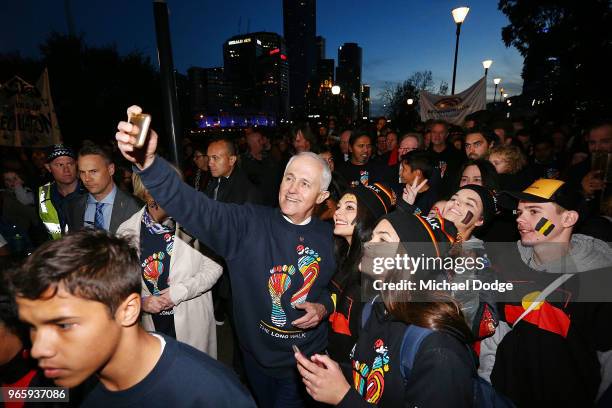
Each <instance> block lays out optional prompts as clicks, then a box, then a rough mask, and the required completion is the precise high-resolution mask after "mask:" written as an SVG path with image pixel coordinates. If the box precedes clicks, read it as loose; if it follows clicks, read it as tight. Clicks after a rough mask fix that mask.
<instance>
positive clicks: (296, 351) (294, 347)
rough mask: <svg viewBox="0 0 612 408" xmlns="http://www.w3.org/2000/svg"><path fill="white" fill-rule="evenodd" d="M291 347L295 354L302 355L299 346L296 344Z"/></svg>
mask: <svg viewBox="0 0 612 408" xmlns="http://www.w3.org/2000/svg"><path fill="white" fill-rule="evenodd" d="M291 347H292V348H293V352H294V353H300V354H301V353H302V352H301V351H300V349H299V348H298V346H296V345H295V344H294V345H292V346H291Z"/></svg>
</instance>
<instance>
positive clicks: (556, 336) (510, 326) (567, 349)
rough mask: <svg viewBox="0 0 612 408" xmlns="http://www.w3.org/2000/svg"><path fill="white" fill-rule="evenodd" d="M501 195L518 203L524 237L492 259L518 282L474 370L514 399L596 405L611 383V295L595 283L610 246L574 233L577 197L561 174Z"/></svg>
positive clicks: (605, 267) (601, 280)
mask: <svg viewBox="0 0 612 408" xmlns="http://www.w3.org/2000/svg"><path fill="white" fill-rule="evenodd" d="M501 198H502V199H506V202H505V205H507V206H513V207H514V208H515V209H516V214H517V227H518V230H519V233H520V237H521V239H520V241H519V242H518V243H517V245H516V247H514V248H515V249H512V248H505V249H504V253H502V254H500V255H499V256H498V257H494V259H493V260H494V263H495V264H497V265H498V266H499V267H500V268H501V269H502V270H504V271H503V272H502V273H503V274H504V275H505V278H506V279H504V280H507V281H512V280H514V281H515V282H516V284H515V290H514V293H512V298H508V299H505V300H504V301H503V302H500V303H498V311H499V313H500V324H499V326H498V327H497V330H496V333H495V334H494V335H493V336H492V337H490V338H487V339H485V340H484V341H483V342H482V344H481V352H480V369H479V374H480V375H481V376H482V377H484V378H487V379H489V378H490V380H491V382H492V384H493V386H494V387H495V388H496V389H497V390H498V391H500V392H502V393H504V394H506V395H507V396H508V397H510V398H511V399H512V400H513V401H514V403H515V404H516V405H517V406H564V407H565V406H568V407H569V406H593V405H594V404H595V402H596V401H597V399H598V398H600V397H601V396H602V395H603V394H604V392H605V391H606V389H608V388H609V386H610V384H611V383H612V359H610V358H609V357H610V356H612V327H611V325H610V321H612V303H603V302H601V299H599V298H597V299H596V298H595V297H594V295H593V294H594V292H593V291H592V288H593V287H594V286H593V285H595V286H597V285H599V286H601V285H604V286H605V285H607V283H605V282H606V280H608V279H607V278H606V277H609V276H610V274H611V272H612V269H611V267H612V250H611V249H610V247H609V246H608V244H606V243H605V242H603V241H600V240H597V239H595V238H592V237H588V236H585V235H581V234H574V233H573V229H574V227H575V225H576V223H577V221H578V218H579V215H578V213H577V212H576V211H575V209H576V206H577V203H578V200H577V197H576V196H575V195H574V194H573V192H572V191H570V190H569V189H568V188H567V185H565V183H564V182H563V181H560V180H553V179H540V180H537V181H536V182H534V183H533V184H532V185H530V186H529V187H528V188H526V189H525V190H523V191H521V192H505V193H504V194H503V195H502V197H501ZM502 203H503V201H502ZM589 287H590V288H591V289H589ZM607 287H608V288H609V286H607ZM587 289H589V290H590V292H589V291H588V290H587ZM543 292H544V293H543ZM549 292H550V293H549ZM589 296H590V297H591V298H590V299H589ZM534 301H535V302H536V304H535V307H533V306H532V303H533V302H534ZM534 379H537V381H535V380H534ZM600 403H602V402H601V401H600ZM601 406H609V405H605V404H604V405H601Z"/></svg>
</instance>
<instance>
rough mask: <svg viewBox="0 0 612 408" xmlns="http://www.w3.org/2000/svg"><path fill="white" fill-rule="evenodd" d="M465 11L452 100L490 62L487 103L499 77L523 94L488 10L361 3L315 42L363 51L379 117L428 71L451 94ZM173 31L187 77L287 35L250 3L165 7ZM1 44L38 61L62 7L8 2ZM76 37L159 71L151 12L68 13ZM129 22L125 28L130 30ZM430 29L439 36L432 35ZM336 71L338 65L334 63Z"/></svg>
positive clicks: (61, 18)
mask: <svg viewBox="0 0 612 408" xmlns="http://www.w3.org/2000/svg"><path fill="white" fill-rule="evenodd" d="M460 5H467V6H469V7H471V9H470V13H469V15H468V17H467V19H466V21H465V23H464V25H463V27H462V33H461V43H460V50H459V64H458V68H457V92H460V91H462V90H463V89H465V88H466V87H468V86H469V85H471V84H472V83H473V82H475V81H476V80H478V79H479V78H480V77H481V76H482V75H483V68H482V65H481V61H482V60H484V59H489V58H490V59H493V60H494V63H493V66H492V67H491V69H490V70H489V76H488V77H489V79H490V80H489V81H488V82H489V86H488V88H489V94H488V95H489V96H488V97H489V99H492V97H493V86H494V85H493V83H492V78H494V77H502V78H503V84H504V88H505V89H506V92H508V93H509V94H510V95H516V94H520V93H521V86H522V79H521V77H520V74H521V69H522V63H523V58H522V57H521V56H520V55H519V54H518V52H517V51H516V50H515V49H513V48H506V47H505V46H504V45H503V42H502V40H501V28H502V27H503V26H504V25H506V24H507V19H506V18H505V16H504V15H503V14H502V13H501V12H500V11H499V10H497V5H496V2H491V1H485V0H480V1H470V2H465V3H463V2H456V1H446V0H445V1H439V2H436V3H435V4H432V3H431V2H424V1H419V2H413V3H411V4H405V2H401V1H399V0H390V1H387V2H385V3H384V4H376V5H375V6H373V5H372V3H371V2H367V1H361V0H357V1H352V2H348V1H336V2H325V3H324V2H318V3H317V23H316V25H317V30H316V35H320V36H323V37H324V38H325V40H326V45H327V47H326V48H327V55H326V57H327V58H333V59H336V60H337V50H338V47H339V46H340V45H342V44H343V43H345V42H356V43H357V44H359V46H360V47H362V49H363V75H362V83H364V84H369V85H370V86H371V99H372V101H371V103H372V114H377V113H380V108H381V101H380V93H381V92H382V91H383V90H384V89H385V87H387V86H393V85H394V84H395V83H398V82H400V81H403V80H405V79H407V78H408V77H409V76H410V74H412V73H413V72H415V71H422V70H431V71H432V73H433V77H434V81H435V82H436V83H438V82H440V81H441V80H444V81H446V82H448V83H449V84H450V82H451V76H452V57H453V51H454V38H455V36H454V31H455V24H454V23H453V21H452V17H451V13H450V11H451V9H452V8H454V7H457V6H460ZM168 6H169V10H170V27H171V30H172V32H171V35H172V46H173V55H174V62H175V67H176V69H177V70H178V71H179V72H181V73H184V74H185V73H186V72H187V69H188V68H189V67H191V66H197V67H215V66H221V65H222V61H223V51H222V47H223V43H224V41H226V40H227V39H228V38H230V37H232V36H234V35H237V34H244V33H245V32H246V31H247V28H248V31H249V32H254V31H271V32H275V33H278V34H280V35H283V9H282V1H281V0H275V1H268V2H262V3H258V4H251V3H249V2H246V1H242V0H240V1H230V2H225V3H216V2H212V1H201V2H194V1H182V2H177V1H169V2H168ZM0 15H1V17H0V18H2V19H3V24H2V25H1V27H2V28H0V33H2V36H3V38H5V39H8V41H6V42H4V43H1V44H0V52H9V51H19V52H20V53H21V55H23V56H30V57H36V56H38V55H39V52H38V49H37V46H38V44H40V43H41V42H43V41H44V39H45V38H46V35H47V34H48V33H49V32H51V31H59V32H66V31H67V23H66V18H65V14H64V7H63V2H61V1H49V2H42V1H28V2H12V3H10V4H7V5H5V7H4V10H3V13H0ZM72 15H73V20H74V24H75V27H76V32H77V33H83V34H84V38H85V40H86V42H87V43H88V44H91V45H97V46H99V45H110V44H112V43H115V44H116V45H117V49H118V50H119V52H120V53H122V54H126V53H128V52H130V51H134V50H138V51H141V52H143V53H144V54H145V55H148V56H150V57H151V58H152V61H153V62H154V63H155V64H157V57H156V46H155V31H154V23H153V13H152V2H150V1H144V0H135V1H130V2H129V3H128V4H124V3H119V2H118V1H113V0H110V1H106V2H97V1H91V2H87V4H81V3H76V2H75V3H73V4H72ZM128 21H129V22H130V24H129V25H127V22H128ZM434 28H435V29H434ZM336 63H337V61H336Z"/></svg>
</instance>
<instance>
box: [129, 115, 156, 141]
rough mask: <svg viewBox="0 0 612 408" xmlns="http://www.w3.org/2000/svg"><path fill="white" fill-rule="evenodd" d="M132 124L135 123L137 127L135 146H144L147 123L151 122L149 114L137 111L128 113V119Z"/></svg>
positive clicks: (147, 131) (147, 132) (147, 130)
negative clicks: (131, 113) (136, 112)
mask: <svg viewBox="0 0 612 408" xmlns="http://www.w3.org/2000/svg"><path fill="white" fill-rule="evenodd" d="M128 122H130V123H131V124H133V125H136V126H137V127H138V129H139V132H138V136H137V137H136V147H142V146H144V144H145V142H146V140H147V134H149V125H150V124H151V115H148V114H146V113H138V114H133V115H130V119H129V120H128Z"/></svg>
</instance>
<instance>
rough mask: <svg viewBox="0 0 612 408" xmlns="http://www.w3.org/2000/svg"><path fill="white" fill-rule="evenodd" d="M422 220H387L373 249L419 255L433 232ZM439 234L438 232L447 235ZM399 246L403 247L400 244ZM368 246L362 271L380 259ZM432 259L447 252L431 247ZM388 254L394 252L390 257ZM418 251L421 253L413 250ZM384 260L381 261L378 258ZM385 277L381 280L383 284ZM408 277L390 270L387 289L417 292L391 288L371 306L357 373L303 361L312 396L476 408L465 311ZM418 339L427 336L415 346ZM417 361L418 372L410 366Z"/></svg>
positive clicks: (355, 360) (355, 361) (340, 401)
mask: <svg viewBox="0 0 612 408" xmlns="http://www.w3.org/2000/svg"><path fill="white" fill-rule="evenodd" d="M418 217H419V216H417V215H413V214H410V215H409V216H407V214H406V213H405V212H400V211H394V212H391V213H389V214H387V215H386V216H384V217H383V218H382V219H381V220H380V221H379V222H378V224H377V225H376V227H375V228H374V230H373V232H372V240H371V241H370V243H372V244H374V243H376V244H378V245H380V244H382V243H385V247H393V248H398V250H397V251H396V250H389V255H391V253H393V254H396V253H397V254H400V253H407V254H408V255H412V254H414V252H411V248H413V245H411V244H414V240H415V239H421V240H423V237H422V235H423V233H424V234H426V235H427V234H428V232H425V229H422V228H419V225H420V221H419V220H417V218H418ZM439 231H440V229H438V228H436V229H435V230H434V232H433V234H434V235H436V236H437V238H438V239H439V240H440V241H442V240H443V239H444V238H443V237H442V236H438V234H443V233H441V232H439ZM397 243H399V246H398V244H397ZM370 248H372V247H371V246H366V249H365V251H364V256H363V257H362V260H361V266H360V269H361V270H362V272H363V273H369V272H367V270H368V267H364V265H365V264H366V263H369V262H368V259H369V260H370V261H371V260H372V259H374V258H373V257H372V255H371V254H370V253H369V251H370ZM419 249H423V250H424V251H425V252H426V253H427V254H428V255H435V254H436V253H437V252H438V250H439V248H437V247H436V246H434V245H425V246H423V248H419ZM385 251H386V250H385ZM413 251H414V248H413ZM377 255H378V253H377ZM381 276H382V275H378V276H377V277H376V279H380V277H381ZM418 276H419V274H418V273H417V274H415V275H412V274H410V273H405V270H399V269H390V270H387V272H386V273H385V275H384V282H386V283H390V284H398V283H401V282H404V281H410V282H413V283H416V288H417V289H416V290H393V289H391V287H390V286H389V285H387V286H385V287H383V288H382V289H381V290H380V291H379V296H378V298H376V299H375V301H373V302H371V304H369V303H368V304H367V306H364V308H365V307H367V308H368V309H365V310H368V311H369V313H364V316H363V321H362V322H361V323H362V329H361V331H360V333H359V338H358V340H357V342H356V344H355V346H354V347H353V349H352V351H351V353H350V359H351V366H352V367H351V368H352V369H351V372H350V373H344V374H343V372H342V369H341V366H340V365H339V364H338V363H337V362H336V361H334V360H333V359H332V358H331V357H329V356H327V355H321V354H315V355H314V356H311V357H310V359H308V358H307V357H306V356H305V355H304V354H302V353H301V352H296V353H295V358H296V360H297V367H298V371H299V372H300V375H301V376H302V379H303V382H304V384H305V385H306V391H307V392H308V393H309V394H310V395H311V396H312V397H313V398H314V399H315V400H316V401H319V402H323V403H326V404H330V405H335V406H337V407H347V408H349V407H350V408H354V407H364V408H365V407H372V406H376V407H380V408H385V407H414V406H417V407H436V408H438V407H440V408H444V407H449V408H450V407H453V408H455V407H459V408H460V407H466V408H467V407H473V406H474V397H475V396H474V392H473V390H474V383H473V378H474V376H475V375H476V367H475V365H474V362H473V360H472V358H473V357H472V354H471V352H470V349H469V347H468V344H469V341H470V339H471V337H472V336H471V333H470V329H469V328H468V327H467V325H466V323H465V320H464V317H463V314H462V313H461V310H460V307H459V304H458V303H457V302H456V301H454V300H453V299H452V298H450V297H444V296H440V295H439V294H438V293H435V292H433V291H426V290H420V289H418V287H419V286H418V282H417V281H416V280H415V277H418ZM410 326H415V327H413V328H412V329H411V330H413V333H414V332H416V333H420V332H427V333H428V334H427V335H426V336H423V337H421V338H420V345H419V346H414V343H416V342H417V341H415V337H416V336H415V337H408V335H407V333H408V330H409V329H410ZM411 352H413V353H415V354H414V358H413V365H412V367H410V368H409V367H407V364H406V363H405V362H406V360H407V359H409V357H408V355H409V354H411Z"/></svg>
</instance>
